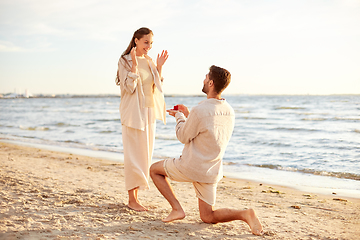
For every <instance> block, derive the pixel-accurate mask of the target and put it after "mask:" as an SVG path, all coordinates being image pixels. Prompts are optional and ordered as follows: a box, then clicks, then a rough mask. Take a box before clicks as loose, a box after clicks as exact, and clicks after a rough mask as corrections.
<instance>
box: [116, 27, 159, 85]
mask: <svg viewBox="0 0 360 240" xmlns="http://www.w3.org/2000/svg"><path fill="white" fill-rule="evenodd" d="M150 33H151V34H152V35H154V34H153V32H152V31H151V30H150V29H149V28H146V27H142V28H139V29H138V30H136V31H135V32H134V35H133V37H132V39H131V41H130V43H129V46H128V47H127V48H126V50H125V51H124V52H123V54H121V58H122V59H123V60H124V62H125V64H127V65H128V66H129V67H130V65H129V63H128V61H127V60H126V59H125V57H124V56H125V55H127V54H129V53H130V51H131V49H132V48H133V47H135V46H136V44H135V38H137V39H141V38H142V37H144V36H145V35H148V34H150ZM115 82H116V84H117V85H119V84H120V78H119V72H117V74H116V79H115Z"/></svg>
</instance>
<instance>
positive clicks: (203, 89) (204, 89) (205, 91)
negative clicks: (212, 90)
mask: <svg viewBox="0 0 360 240" xmlns="http://www.w3.org/2000/svg"><path fill="white" fill-rule="evenodd" d="M201 91H202V92H203V93H205V94H207V90H206V88H205V85H204V86H203V88H202V90H201Z"/></svg>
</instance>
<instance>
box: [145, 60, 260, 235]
mask: <svg viewBox="0 0 360 240" xmlns="http://www.w3.org/2000/svg"><path fill="white" fill-rule="evenodd" d="M230 79H231V75H230V73H229V72H228V71H227V70H226V69H223V68H220V67H217V66H211V67H210V71H209V73H208V74H207V75H206V78H205V80H204V86H203V89H202V91H203V92H204V93H206V95H207V99H206V100H204V101H202V102H200V103H199V104H198V105H197V106H195V107H194V108H192V110H191V112H189V110H188V108H187V107H186V106H184V105H181V104H180V105H178V109H177V110H168V112H169V114H170V115H171V116H174V117H175V118H176V123H177V124H176V136H177V138H178V139H179V141H180V142H182V143H183V144H185V146H184V149H183V152H182V155H181V156H180V157H179V158H176V159H166V160H163V161H159V162H156V163H154V164H153V165H152V166H151V168H150V175H151V178H152V180H153V182H154V184H155V185H156V187H157V188H158V190H159V191H160V193H161V194H162V195H163V196H164V197H165V198H166V200H167V201H168V202H169V203H170V205H171V208H172V211H171V213H170V214H169V215H168V216H167V217H166V218H164V219H163V221H164V222H171V221H174V220H178V219H183V218H185V212H184V210H183V208H182V207H181V205H180V203H179V201H178V199H177V198H176V196H175V194H174V192H173V190H172V187H171V185H170V184H169V182H168V180H167V178H170V179H171V180H174V181H179V182H192V183H193V185H194V188H195V191H196V196H197V198H198V199H199V212H200V218H201V220H202V221H204V222H205V223H219V222H229V221H234V220H242V221H245V222H246V223H247V224H248V225H249V227H250V229H251V231H252V233H253V234H255V235H261V234H262V226H261V223H260V221H259V219H258V217H257V216H256V214H255V211H254V210H253V209H247V210H237V209H228V208H222V209H216V210H214V209H213V206H214V205H215V199H216V186H217V183H218V182H219V181H220V179H221V178H222V177H223V172H222V158H223V155H224V152H225V149H226V146H227V144H228V142H229V140H230V137H231V135H232V131H233V129H234V122H235V114H234V110H233V109H232V107H231V106H230V105H229V104H228V103H227V101H226V100H225V99H223V98H221V93H222V92H223V90H224V89H225V88H226V87H227V86H228V85H229V83H230Z"/></svg>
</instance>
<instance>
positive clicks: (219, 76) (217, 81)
mask: <svg viewBox="0 0 360 240" xmlns="http://www.w3.org/2000/svg"><path fill="white" fill-rule="evenodd" d="M209 79H210V80H213V81H214V86H215V91H216V92H217V93H222V92H223V91H224V90H225V88H226V87H227V86H228V85H229V84H230V81H231V74H230V72H229V71H228V70H226V69H224V68H221V67H218V66H215V65H212V66H211V67H210V72H209Z"/></svg>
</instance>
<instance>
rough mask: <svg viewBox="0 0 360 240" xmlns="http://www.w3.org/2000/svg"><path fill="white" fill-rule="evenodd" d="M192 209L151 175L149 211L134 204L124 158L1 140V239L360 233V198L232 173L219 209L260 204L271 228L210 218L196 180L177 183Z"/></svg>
mask: <svg viewBox="0 0 360 240" xmlns="http://www.w3.org/2000/svg"><path fill="white" fill-rule="evenodd" d="M172 185H173V187H174V190H175V193H176V194H177V197H178V199H179V201H180V202H181V203H182V205H183V208H184V210H185V212H186V214H187V216H186V218H185V219H183V220H179V221H174V222H172V223H163V222H162V221H161V218H164V217H166V216H167V214H168V213H169V211H170V206H169V204H168V203H167V202H166V200H165V199H164V198H163V197H162V196H161V195H160V193H159V192H158V190H157V189H156V187H155V186H154V184H153V183H152V182H151V183H150V187H151V189H150V190H148V191H140V193H139V194H140V200H141V202H142V203H143V204H144V205H145V206H146V207H148V208H149V211H147V212H135V211H133V210H130V209H129V208H127V207H126V204H127V193H126V192H125V189H124V167H123V164H122V163H120V162H114V161H109V160H102V159H99V158H91V157H86V156H80V155H74V154H69V153H59V152H53V151H48V150H41V149H36V148H30V147H24V146H18V145H13V144H9V143H0V204H1V206H0V239H360V217H359V216H360V199H351V198H341V197H338V196H336V195H319V194H309V193H307V192H300V191H297V190H294V189H291V188H286V187H280V186H270V185H268V184H261V183H256V182H249V181H246V180H238V179H229V178H224V179H223V180H221V182H220V183H219V185H218V193H217V202H216V205H215V208H222V207H229V208H238V209H246V208H253V209H255V211H256V213H257V215H258V217H259V219H260V221H261V222H262V224H263V228H264V235H263V236H254V235H252V234H251V232H250V230H249V228H248V226H247V225H246V224H245V223H244V222H241V221H234V222H229V223H221V224H205V223H202V222H201V220H200V217H199V212H198V206H197V198H196V197H195V192H194V190H193V188H192V184H190V183H176V182H172Z"/></svg>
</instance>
